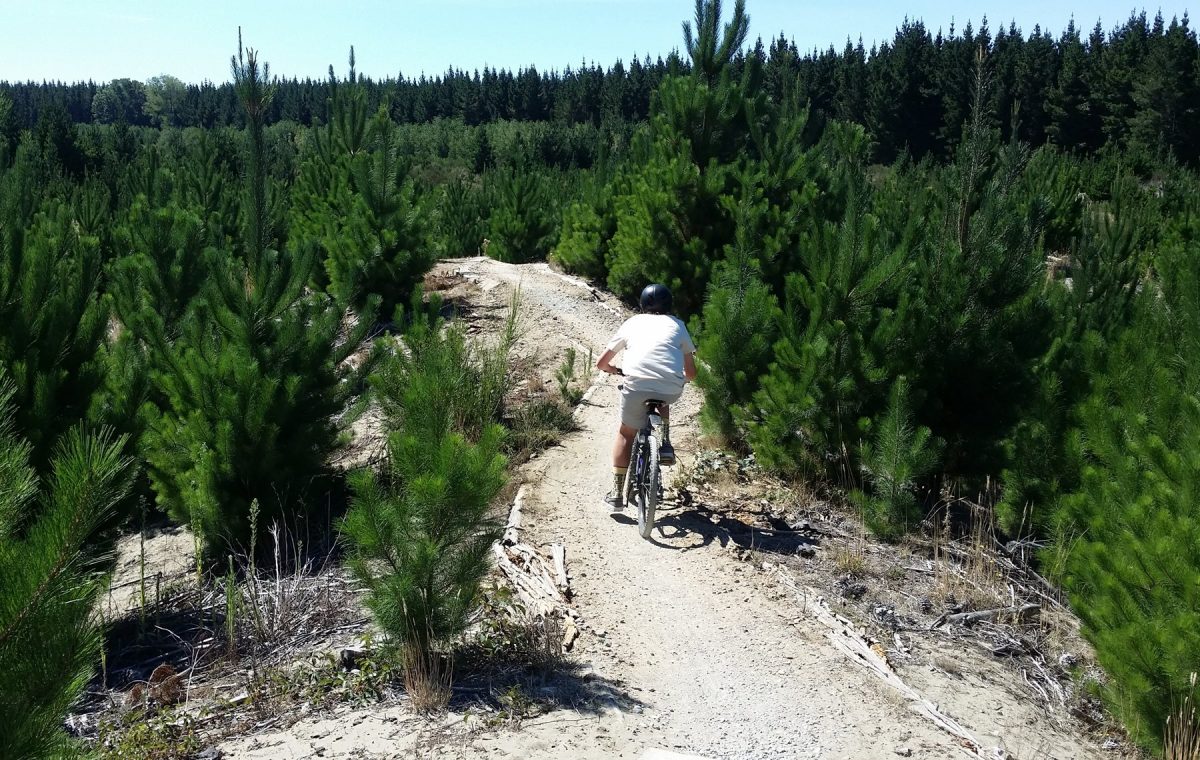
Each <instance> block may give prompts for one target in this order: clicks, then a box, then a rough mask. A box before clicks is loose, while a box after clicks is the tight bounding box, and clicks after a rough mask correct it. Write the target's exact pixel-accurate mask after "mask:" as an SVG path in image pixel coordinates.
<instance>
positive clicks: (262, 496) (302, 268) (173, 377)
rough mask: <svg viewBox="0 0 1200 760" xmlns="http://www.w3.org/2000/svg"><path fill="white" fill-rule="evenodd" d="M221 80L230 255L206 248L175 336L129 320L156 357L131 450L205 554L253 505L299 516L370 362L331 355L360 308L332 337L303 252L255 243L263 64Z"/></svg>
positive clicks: (326, 307)
mask: <svg viewBox="0 0 1200 760" xmlns="http://www.w3.org/2000/svg"><path fill="white" fill-rule="evenodd" d="M234 75H235V83H236V86H237V91H238V93H239V95H240V97H241V98H242V101H243V104H244V106H245V110H246V116H247V123H248V129H247V134H248V138H249V151H248V153H249V159H248V166H249V172H248V188H247V191H246V194H245V196H244V197H245V201H244V203H245V208H244V216H245V218H246V219H247V224H246V227H245V228H244V230H243V231H242V233H241V237H240V245H239V248H240V249H241V250H242V251H243V255H242V256H234V255H230V254H228V253H225V252H218V251H209V253H208V255H207V261H206V263H205V267H206V269H207V271H208V280H207V283H206V285H205V288H204V290H203V293H202V295H201V296H199V297H198V298H196V299H194V300H193V301H192V305H191V306H190V307H189V310H188V314H187V316H186V317H185V318H184V319H183V320H182V322H181V326H180V333H179V335H178V336H177V337H173V336H171V335H170V334H168V333H167V332H166V330H165V327H166V326H165V325H163V323H162V321H161V320H152V319H144V320H141V321H140V322H139V328H140V329H141V330H142V331H143V333H144V335H143V339H144V340H145V341H146V342H147V343H148V344H150V345H152V346H156V347H158V348H156V351H157V353H158V354H159V356H160V357H161V360H159V359H156V362H155V363H156V364H157V365H158V366H156V367H155V368H154V370H153V372H152V380H153V385H154V388H153V394H154V397H155V398H156V399H157V401H156V405H157V409H156V411H155V412H154V413H153V414H152V420H151V421H150V423H149V427H148V430H147V434H146V445H145V449H146V460H147V465H148V471H149V475H150V479H151V481H152V483H153V485H154V489H155V491H156V493H157V497H158V500H159V502H160V503H161V504H162V505H163V506H165V507H166V508H167V509H168V510H169V511H170V512H171V514H172V515H173V516H174V517H175V518H176V519H178V520H181V521H186V522H188V523H189V524H190V525H191V526H192V528H193V530H195V531H196V533H197V534H198V535H200V536H201V537H202V539H203V541H204V542H205V547H206V549H207V550H208V551H209V552H210V553H212V554H214V555H215V556H218V557H220V556H223V555H224V554H226V553H227V552H228V551H229V550H231V549H234V548H237V549H242V550H249V549H250V548H251V547H249V546H248V544H249V538H250V505H251V503H252V502H253V501H255V500H257V501H258V503H259V504H260V506H261V508H262V510H263V519H264V520H265V521H267V522H270V521H273V520H283V521H288V522H294V521H301V520H303V519H304V517H305V514H306V510H307V509H308V508H310V507H311V506H312V505H311V503H310V502H308V501H307V497H308V496H309V495H310V494H312V493H314V492H315V491H316V490H317V489H316V488H315V486H318V485H319V484H321V483H322V482H323V481H324V480H325V476H326V475H327V474H328V473H329V468H328V462H329V457H330V455H331V454H332V453H333V451H334V450H335V449H336V448H337V447H338V446H339V445H340V443H341V436H342V433H343V430H344V429H345V426H347V425H348V424H349V422H350V421H351V420H350V419H349V418H348V417H347V416H346V415H344V414H343V413H344V412H345V411H346V409H347V404H348V401H349V397H350V394H351V393H352V392H353V391H355V390H356V389H357V388H358V387H359V386H360V385H361V383H362V377H363V376H364V375H365V373H366V372H367V371H369V369H370V367H371V365H372V363H373V361H372V360H370V359H371V357H368V359H369V360H368V361H366V362H364V363H362V365H361V366H360V367H359V369H358V370H351V369H348V368H347V367H346V365H345V363H344V360H345V359H346V358H347V357H348V356H349V355H350V354H351V353H353V352H354V351H355V350H357V349H358V348H359V347H360V345H361V342H362V339H363V337H364V335H365V333H366V331H367V330H368V329H369V327H370V325H371V323H372V320H373V318H374V312H373V303H372V302H369V303H368V307H369V308H367V309H364V311H363V313H361V314H360V315H359V319H358V322H357V323H356V326H354V327H352V328H351V329H349V330H348V334H347V335H342V334H341V333H342V331H343V320H342V314H341V311H340V310H339V309H337V308H336V306H335V305H334V304H333V303H332V302H331V301H330V300H329V299H328V298H327V297H326V296H325V295H324V294H320V293H313V292H310V291H308V289H307V284H308V283H309V282H310V281H311V279H312V275H313V272H314V268H315V266H316V263H317V262H316V256H315V251H314V249H313V248H312V247H311V246H308V247H298V248H285V249H283V250H275V249H274V248H271V247H270V245H269V240H270V225H269V220H270V215H269V214H270V211H269V209H268V207H267V194H266V189H265V171H264V168H263V164H262V126H263V118H264V115H265V113H266V109H267V105H268V103H269V99H270V91H269V89H268V88H267V85H266V81H265V80H266V71H265V69H262V70H260V69H259V66H258V61H257V58H256V56H255V54H254V52H253V51H249V52H248V53H247V54H246V55H245V56H244V58H243V57H239V58H238V59H235V61H234ZM372 357H373V354H372ZM160 361H161V363H159V362H160Z"/></svg>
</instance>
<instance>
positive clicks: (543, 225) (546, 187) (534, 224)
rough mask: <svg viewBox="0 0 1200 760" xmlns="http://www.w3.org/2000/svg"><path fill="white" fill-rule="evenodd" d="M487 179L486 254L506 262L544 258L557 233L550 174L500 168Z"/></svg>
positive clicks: (517, 262) (543, 259) (522, 262)
mask: <svg viewBox="0 0 1200 760" xmlns="http://www.w3.org/2000/svg"><path fill="white" fill-rule="evenodd" d="M488 181H489V184H488V192H487V199H488V202H489V205H490V209H489V214H488V240H489V241H490V242H489V244H488V248H487V255H488V256H490V257H491V258H493V259H496V260H498V261H504V262H507V263H509V264H524V263H527V262H530V261H545V260H546V259H547V258H548V257H549V255H550V249H551V247H552V246H553V245H554V243H555V240H556V238H557V233H558V219H557V218H556V216H555V215H554V214H553V213H552V209H553V208H554V203H553V201H552V199H551V197H550V185H551V182H552V179H551V177H549V176H547V175H544V174H540V173H538V172H535V171H531V170H529V169H502V170H498V171H496V172H493V173H492V174H490V175H489V178H488Z"/></svg>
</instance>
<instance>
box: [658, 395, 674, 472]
mask: <svg viewBox="0 0 1200 760" xmlns="http://www.w3.org/2000/svg"><path fill="white" fill-rule="evenodd" d="M658 412H659V416H660V417H661V418H662V444H661V445H660V446H659V447H658V461H659V462H661V463H662V464H664V465H669V464H675V447H673V446H672V445H671V405H670V404H663V405H662V406H660V407H659V408H658Z"/></svg>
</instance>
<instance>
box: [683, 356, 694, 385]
mask: <svg viewBox="0 0 1200 760" xmlns="http://www.w3.org/2000/svg"><path fill="white" fill-rule="evenodd" d="M683 379H684V380H687V381H688V382H689V383H690V382H691V381H693V380H695V379H696V355H695V354H693V353H691V352H690V351H689V352H687V353H685V354H684V355H683Z"/></svg>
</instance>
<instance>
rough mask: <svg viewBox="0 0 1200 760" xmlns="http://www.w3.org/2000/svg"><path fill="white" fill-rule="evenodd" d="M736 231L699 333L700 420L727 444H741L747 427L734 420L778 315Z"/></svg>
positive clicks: (762, 364)
mask: <svg viewBox="0 0 1200 760" xmlns="http://www.w3.org/2000/svg"><path fill="white" fill-rule="evenodd" d="M749 234H750V231H749V226H748V225H746V224H743V225H741V226H739V229H738V242H737V246H736V248H735V250H734V252H733V253H731V254H730V256H729V258H728V259H726V260H725V261H723V262H721V263H720V264H718V265H717V269H716V272H715V273H714V275H713V284H712V286H711V287H710V289H709V292H708V298H707V302H706V303H705V305H704V314H703V325H704V329H703V332H701V333H700V334H699V345H698V346H697V348H698V349H699V352H700V354H701V355H702V356H703V357H704V362H702V363H701V364H700V365H699V366H698V367H697V370H698V374H697V376H696V383H697V384H698V385H699V386H700V388H701V389H702V390H703V391H704V408H703V410H702V415H703V419H704V421H705V422H706V423H707V424H708V425H709V426H710V427H711V428H712V429H713V430H714V431H716V432H717V433H718V434H719V435H720V436H721V437H722V438H723V439H724V440H725V442H726V443H728V444H729V445H731V446H733V447H735V448H745V446H746V430H745V426H744V421H743V420H741V419H739V417H740V416H741V413H742V411H743V410H744V408H745V407H746V405H747V404H749V403H750V401H751V400H752V398H753V395H754V392H755V391H757V390H758V384H759V378H760V377H762V376H763V375H764V374H766V372H767V370H768V368H769V365H770V362H771V359H772V358H773V357H774V352H773V348H774V344H775V338H776V335H777V332H778V320H779V317H780V316H781V312H780V309H779V305H778V303H777V301H776V299H775V296H774V295H773V294H772V293H771V291H770V289H769V288H768V287H767V285H766V284H765V283H764V282H763V281H762V279H761V274H760V272H759V269H758V262H757V259H756V257H755V252H754V251H753V249H751V247H750V241H749V240H747V239H746V238H747V236H748V235H749Z"/></svg>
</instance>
